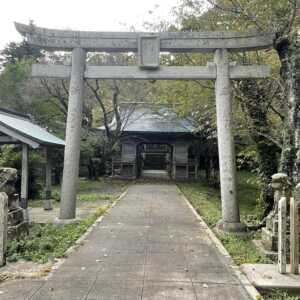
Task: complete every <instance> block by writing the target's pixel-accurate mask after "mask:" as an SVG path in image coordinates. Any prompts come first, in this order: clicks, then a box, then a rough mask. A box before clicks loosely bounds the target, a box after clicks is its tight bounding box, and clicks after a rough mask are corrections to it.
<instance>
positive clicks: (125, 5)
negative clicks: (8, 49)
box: [0, 0, 178, 49]
mask: <svg viewBox="0 0 300 300" xmlns="http://www.w3.org/2000/svg"><path fill="white" fill-rule="evenodd" d="M177 3H178V0H47V1H44V0H5V1H3V0H2V1H1V17H0V49H2V48H3V47H4V46H5V45H6V44H8V43H9V42H12V41H21V36H20V35H19V34H18V33H17V31H16V30H15V27H14V24H13V22H14V21H17V22H21V23H26V24H28V23H29V20H33V21H34V23H35V25H37V26H40V27H48V28H56V29H75V30H94V31H128V29H129V28H130V26H134V27H135V28H136V29H137V30H142V24H143V23H144V22H145V21H159V20H171V19H172V17H171V13H170V11H171V9H172V7H174V6H175V5H176V4H177ZM157 6H158V7H157ZM155 7H156V9H155ZM149 11H154V13H152V14H151V13H150V14H149Z"/></svg>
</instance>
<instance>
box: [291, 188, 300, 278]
mask: <svg viewBox="0 0 300 300" xmlns="http://www.w3.org/2000/svg"><path fill="white" fill-rule="evenodd" d="M299 203H300V184H299V183H298V184H297V186H296V188H295V191H294V197H293V198H291V201H290V257H291V258H290V260H291V273H292V274H299Z"/></svg>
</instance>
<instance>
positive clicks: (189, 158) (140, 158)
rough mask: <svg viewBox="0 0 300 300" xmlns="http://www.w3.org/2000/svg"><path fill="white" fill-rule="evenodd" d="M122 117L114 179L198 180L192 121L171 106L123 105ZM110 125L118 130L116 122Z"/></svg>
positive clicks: (121, 108) (113, 165) (114, 162)
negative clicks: (119, 149) (119, 145)
mask: <svg viewBox="0 0 300 300" xmlns="http://www.w3.org/2000/svg"><path fill="white" fill-rule="evenodd" d="M120 116H121V122H122V129H121V138H120V144H121V151H120V152H121V153H120V156H119V157H115V158H114V159H113V162H112V174H113V176H120V177H122V178H128V179H136V178H139V177H145V178H149V177H164V178H172V179H188V178H196V177H197V169H198V163H197V161H196V159H195V157H194V151H193V150H194V149H193V141H195V139H196V136H195V134H194V131H195V129H196V128H195V126H194V122H193V120H192V119H190V118H182V117H179V116H178V115H177V114H176V113H175V112H174V111H173V110H172V109H171V108H170V107H167V106H158V105H153V104H148V103H122V104H121V105H120ZM110 126H111V129H114V128H115V127H116V124H115V120H113V122H112V123H111V125H110ZM102 129H103V128H102Z"/></svg>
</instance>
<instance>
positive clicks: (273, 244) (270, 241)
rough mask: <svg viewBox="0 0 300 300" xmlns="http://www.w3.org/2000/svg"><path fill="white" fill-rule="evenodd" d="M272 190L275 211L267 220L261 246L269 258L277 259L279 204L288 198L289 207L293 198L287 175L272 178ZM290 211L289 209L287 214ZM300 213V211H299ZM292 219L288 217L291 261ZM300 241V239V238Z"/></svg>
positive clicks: (281, 174) (288, 244)
mask: <svg viewBox="0 0 300 300" xmlns="http://www.w3.org/2000/svg"><path fill="white" fill-rule="evenodd" d="M271 184H272V188H273V189H274V209H273V210H272V211H271V212H270V214H269V215H268V216H267V219H266V227H264V228H263V229H262V232H261V246H262V250H263V252H264V253H265V254H266V256H267V257H269V258H271V259H274V258H277V252H278V202H279V200H280V198H281V197H283V196H285V197H287V199H288V201H287V205H288V206H289V199H290V196H291V186H290V184H289V182H288V177H287V175H286V174H283V173H278V174H274V175H273V176H272V183H271ZM288 211H289V209H287V212H288ZM299 213H300V210H299ZM289 230H290V219H289V216H287V241H286V246H287V257H288V261H289V253H290V251H289V248H290V231H289ZM299 240H300V237H299Z"/></svg>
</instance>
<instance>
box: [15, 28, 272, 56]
mask: <svg viewBox="0 0 300 300" xmlns="http://www.w3.org/2000/svg"><path fill="white" fill-rule="evenodd" d="M15 26H16V29H17V30H18V31H19V32H20V33H21V34H22V35H23V36H24V37H25V38H26V39H27V41H28V43H30V44H33V45H36V46H39V47H41V48H44V49H47V50H67V51H71V50H72V49H74V48H78V47H81V48H84V49H86V50H87V51H99V52H101V51H104V52H105V51H107V52H128V51H133V52H137V51H138V48H139V41H140V39H141V37H146V38H147V37H148V38H151V37H152V38H156V39H157V42H158V47H159V50H160V51H168V52H212V51H214V50H215V49H228V50H230V51H250V50H258V49H266V48H270V47H271V46H272V44H273V34H270V33H269V34H257V33H256V34H255V33H252V34H251V33H247V34H243V33H237V32H229V31H224V32H215V31H211V32H159V33H150V32H97V31H73V30H57V29H47V28H41V27H36V26H33V25H25V24H21V23H15Z"/></svg>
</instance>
